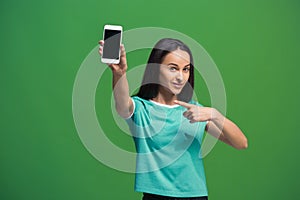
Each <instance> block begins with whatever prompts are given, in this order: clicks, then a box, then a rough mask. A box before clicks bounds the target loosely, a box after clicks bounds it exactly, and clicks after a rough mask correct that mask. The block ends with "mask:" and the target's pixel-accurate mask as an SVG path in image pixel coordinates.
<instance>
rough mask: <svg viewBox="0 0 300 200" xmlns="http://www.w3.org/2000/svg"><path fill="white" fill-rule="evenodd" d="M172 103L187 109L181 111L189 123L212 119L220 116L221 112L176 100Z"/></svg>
mask: <svg viewBox="0 0 300 200" xmlns="http://www.w3.org/2000/svg"><path fill="white" fill-rule="evenodd" d="M174 103H176V104H178V105H181V106H183V107H185V108H186V109H187V111H185V112H184V113H183V116H184V117H186V118H187V119H188V120H190V122H191V123H195V122H204V121H214V120H216V119H218V118H220V117H221V116H222V115H221V113H219V112H218V111H217V110H216V109H214V108H210V107H201V106H197V105H194V104H189V103H186V102H183V101H178V100H175V101H174Z"/></svg>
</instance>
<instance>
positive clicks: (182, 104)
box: [174, 100, 193, 109]
mask: <svg viewBox="0 0 300 200" xmlns="http://www.w3.org/2000/svg"><path fill="white" fill-rule="evenodd" d="M174 103H176V104H178V105H181V106H183V107H185V108H187V109H190V108H191V107H192V106H193V105H192V104H189V103H186V102H183V101H178V100H175V101H174Z"/></svg>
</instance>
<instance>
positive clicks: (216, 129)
mask: <svg viewBox="0 0 300 200" xmlns="http://www.w3.org/2000/svg"><path fill="white" fill-rule="evenodd" d="M103 44H104V42H103V41H100V48H99V53H100V54H101V55H102V50H103ZM109 67H110V68H111V69H112V72H113V87H114V98H115V102H116V110H117V112H118V113H119V115H120V116H122V117H123V118H125V120H126V122H127V123H128V125H129V128H130V131H131V133H132V135H133V139H134V142H135V146H136V151H137V161H136V162H137V163H136V179H135V190H136V191H138V192H143V193H144V196H143V200H155V199H165V200H167V199H168V200H170V199H176V198H180V199H195V200H196V199H198V200H200V199H202V200H204V199H207V198H208V197H207V196H208V192H207V187H206V178H205V173H204V166H203V160H202V158H201V157H199V153H200V149H201V144H202V138H203V135H204V131H205V130H207V132H208V133H210V134H211V135H213V136H215V137H217V138H218V139H219V140H221V141H223V142H225V143H226V144H229V145H231V146H233V147H235V148H237V149H244V148H247V138H246V137H245V136H244V134H243V133H242V131H241V130H240V129H239V128H238V126H237V125H235V124H234V123H233V122H232V121H230V120H229V119H227V118H226V117H224V116H223V115H222V114H221V113H220V112H219V111H217V110H216V109H214V108H209V107H203V106H202V105H201V104H199V103H198V102H195V101H193V100H192V95H193V89H194V66H193V56H192V53H191V51H190V49H189V48H188V47H187V46H186V45H185V44H184V43H183V42H181V41H179V40H176V39H170V38H165V39H162V40H160V41H158V43H157V44H156V45H155V46H154V48H153V49H152V51H151V54H150V57H149V60H148V63H147V66H146V69H145V73H144V77H143V81H142V85H141V87H140V89H139V92H138V93H137V94H136V95H134V96H133V97H130V96H129V92H128V91H129V87H128V81H127V78H126V70H127V61H126V53H125V49H124V46H123V45H121V59H120V63H119V64H111V65H109ZM117 83H118V84H117ZM117 85H118V86H117Z"/></svg>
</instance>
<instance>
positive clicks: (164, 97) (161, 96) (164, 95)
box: [152, 87, 177, 105]
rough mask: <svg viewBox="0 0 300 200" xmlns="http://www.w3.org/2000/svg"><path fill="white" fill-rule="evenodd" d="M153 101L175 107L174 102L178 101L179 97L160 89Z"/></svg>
mask: <svg viewBox="0 0 300 200" xmlns="http://www.w3.org/2000/svg"><path fill="white" fill-rule="evenodd" d="M152 100H153V101H155V102H158V103H161V104H166V105H174V104H175V103H174V100H177V96H176V95H175V94H172V93H170V92H169V91H167V89H166V88H163V87H159V89H158V94H157V96H156V97H154V98H153V99H152Z"/></svg>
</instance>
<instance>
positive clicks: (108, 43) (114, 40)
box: [103, 29, 121, 59]
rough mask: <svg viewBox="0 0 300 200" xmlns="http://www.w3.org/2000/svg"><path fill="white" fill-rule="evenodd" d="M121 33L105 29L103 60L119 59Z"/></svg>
mask: <svg viewBox="0 0 300 200" xmlns="http://www.w3.org/2000/svg"><path fill="white" fill-rule="evenodd" d="M120 40H121V31H119V30H109V29H105V33H104V49H103V58H109V59H119V49H120Z"/></svg>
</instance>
